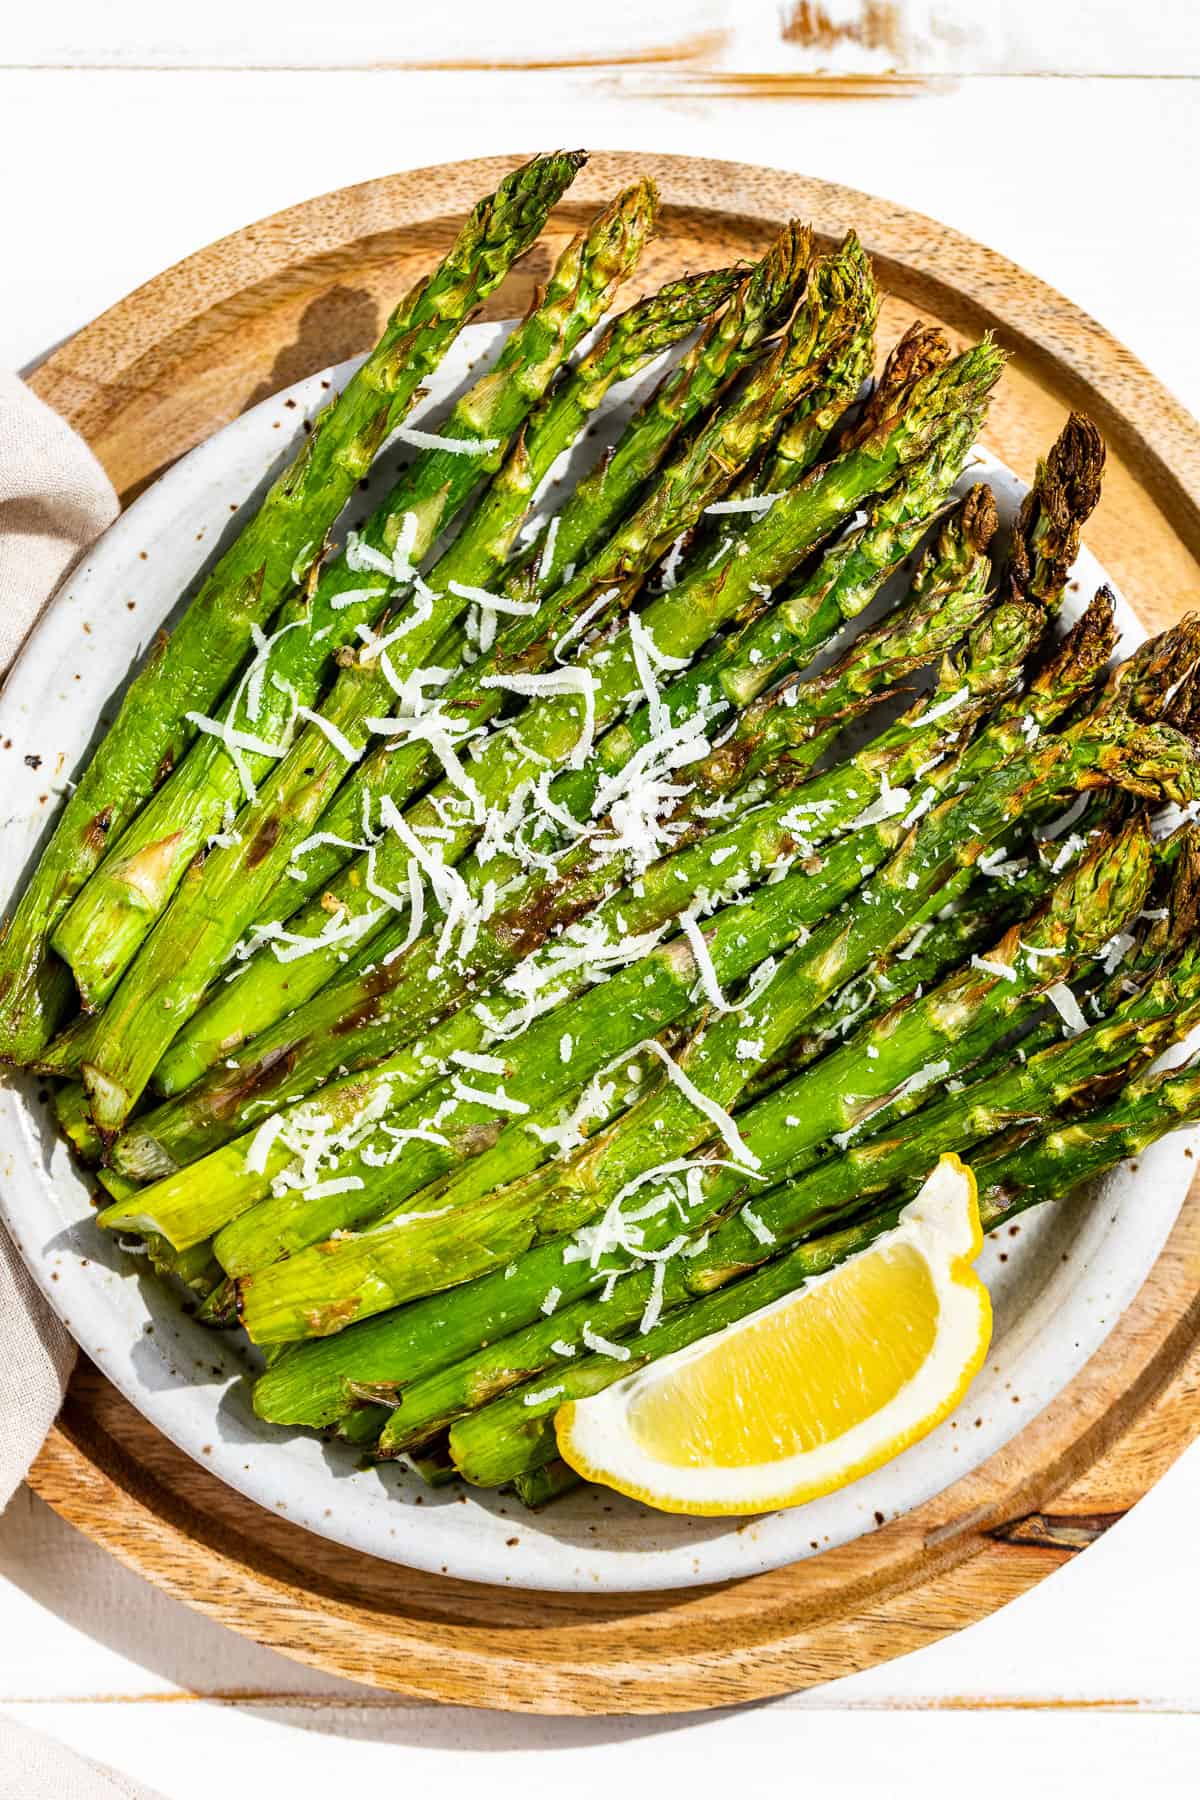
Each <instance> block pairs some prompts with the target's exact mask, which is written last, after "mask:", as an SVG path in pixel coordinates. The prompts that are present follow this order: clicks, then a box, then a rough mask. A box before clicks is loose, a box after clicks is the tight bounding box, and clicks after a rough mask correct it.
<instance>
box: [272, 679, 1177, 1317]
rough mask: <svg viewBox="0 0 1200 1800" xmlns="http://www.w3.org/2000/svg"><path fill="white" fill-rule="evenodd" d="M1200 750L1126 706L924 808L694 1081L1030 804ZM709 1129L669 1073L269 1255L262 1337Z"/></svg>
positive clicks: (802, 1010)
mask: <svg viewBox="0 0 1200 1800" xmlns="http://www.w3.org/2000/svg"><path fill="white" fill-rule="evenodd" d="M1191 758H1192V749H1191V745H1190V743H1189V741H1188V740H1187V739H1185V738H1182V737H1181V736H1180V735H1179V734H1177V733H1175V732H1173V731H1171V730H1170V729H1169V728H1166V727H1162V726H1149V725H1141V724H1138V723H1135V722H1133V721H1132V720H1131V719H1130V718H1129V717H1128V716H1127V715H1125V714H1124V713H1122V712H1121V711H1120V710H1119V709H1113V711H1112V712H1111V714H1110V715H1108V716H1106V717H1104V718H1103V719H1102V720H1099V721H1088V720H1085V721H1083V722H1082V723H1081V724H1080V725H1079V726H1077V727H1075V728H1074V729H1073V730H1072V731H1070V732H1068V733H1064V734H1063V735H1062V736H1061V737H1059V738H1056V739H1054V740H1053V741H1052V742H1050V743H1048V744H1047V745H1045V746H1044V747H1037V748H1035V749H1034V750H1032V751H1031V752H1029V753H1028V754H1027V755H1026V756H1016V757H1013V758H1012V759H1011V760H1010V761H1009V762H1008V763H1005V764H1003V765H1001V767H1000V768H998V769H996V770H994V771H993V772H992V773H991V774H990V775H989V776H987V777H985V778H984V779H983V780H981V781H980V782H978V783H977V784H976V785H975V787H974V788H973V789H971V790H970V791H969V793H968V794H967V795H965V796H963V797H962V798H961V799H960V798H957V797H956V798H954V799H951V800H950V801H947V802H944V803H943V804H942V805H941V806H940V807H938V808H936V809H935V810H934V811H933V812H931V813H929V814H928V815H927V817H926V818H924V819H923V820H921V822H920V824H919V826H918V828H917V829H916V830H915V831H913V832H912V833H911V834H910V836H909V837H908V839H907V841H906V842H905V843H904V844H903V845H902V847H901V849H900V850H899V851H898V852H897V853H896V854H895V855H894V856H893V857H892V858H891V860H890V861H889V862H888V863H887V864H886V865H885V866H884V868H883V869H882V870H881V871H880V872H879V874H877V875H876V876H874V877H873V878H872V880H871V882H870V883H869V884H868V885H867V886H866V887H864V888H863V890H862V893H861V896H860V903H859V904H857V905H856V906H855V907H854V908H853V909H852V910H851V911H849V912H848V913H847V914H845V915H840V916H834V917H832V918H830V919H828V920H827V922H826V923H825V924H824V925H822V926H820V927H818V929H817V930H816V931H814V932H813V933H812V935H811V937H810V938H809V939H808V940H807V942H805V943H802V944H800V945H798V946H797V947H796V948H794V949H793V950H792V951H790V952H789V953H788V956H787V958H786V959H785V962H784V964H783V966H782V968H781V971H780V975H779V979H778V980H777V981H776V982H775V983H773V984H772V986H771V987H769V988H768V989H767V992H766V994H765V995H764V996H763V999H762V1000H761V1001H759V1002H757V1003H756V1005H755V1008H754V1030H755V1033H756V1035H755V1037H754V1038H753V1039H748V1038H743V1037H742V1029H743V1021H742V1019H741V1018H739V1016H738V1014H737V1013H736V1012H735V1013H732V1014H727V1015H725V1016H724V1017H722V1018H720V1019H718V1021H717V1022H716V1024H714V1025H713V1026H712V1027H711V1028H710V1029H709V1030H708V1031H707V1032H706V1033H704V1034H702V1035H701V1036H699V1037H698V1038H697V1039H695V1040H693V1043H692V1044H691V1045H690V1046H689V1048H688V1051H687V1052H686V1053H685V1057H684V1062H683V1068H684V1070H685V1073H686V1076H687V1078H688V1081H689V1082H690V1083H691V1084H692V1086H693V1088H694V1089H695V1090H697V1091H699V1092H701V1093H703V1094H704V1095H706V1096H707V1097H708V1101H709V1102H710V1106H711V1105H715V1106H717V1107H719V1108H726V1109H727V1108H728V1107H729V1105H730V1104H731V1103H732V1102H735V1101H736V1099H737V1097H738V1094H739V1092H740V1090H741V1088H742V1087H743V1086H744V1084H745V1082H746V1081H747V1079H748V1078H749V1076H750V1075H751V1074H752V1073H753V1071H754V1068H755V1067H756V1066H759V1065H761V1064H763V1063H765V1062H767V1061H769V1060H770V1058H771V1057H772V1055H773V1054H774V1053H775V1050H776V1048H777V1047H778V1045H780V1044H781V1043H783V1042H786V1041H787V1040H788V1038H789V1037H791V1036H792V1035H794V1033H795V1031H796V1030H797V1029H798V1028H799V1026H800V1025H801V1024H803V1023H804V1021H805V1020H806V1018H807V1017H809V1016H811V1014H812V1013H813V1012H814V1011H815V1010H816V1008H817V1006H818V1005H820V1003H821V1002H822V1001H823V1000H825V999H826V998H827V997H828V996H829V994H831V993H832V992H833V991H834V990H835V989H836V988H837V987H839V986H841V985H842V984H843V983H844V982H845V981H846V980H847V979H849V977H850V976H851V975H853V974H854V973H856V972H857V971H858V970H859V969H861V968H862V967H864V966H865V964H866V963H867V962H868V961H869V960H870V958H871V957H872V956H873V955H875V954H877V953H878V951H879V950H880V949H881V948H884V947H885V946H886V945H887V944H889V943H890V942H891V941H892V940H893V939H894V938H895V937H896V936H897V935H898V934H899V932H900V931H901V930H902V928H903V926H904V923H905V920H906V918H907V917H911V916H912V914H913V913H914V912H915V911H916V910H918V909H919V908H920V906H921V905H923V904H924V903H925V902H926V901H927V900H928V899H929V898H930V897H931V896H932V895H934V894H936V893H938V892H939V891H940V889H941V888H942V887H943V886H944V883H945V879H946V877H947V876H948V875H950V874H952V873H953V872H954V871H955V870H956V869H957V868H959V867H962V866H970V865H972V864H974V863H975V862H977V861H978V858H979V856H980V855H981V854H983V852H984V851H985V850H986V848H987V847H988V845H989V844H990V843H992V842H995V841H996V840H997V839H998V838H1000V837H1002V836H1003V834H1004V833H1005V832H1006V831H1007V830H1008V829H1010V828H1011V822H1012V819H1013V817H1014V816H1017V815H1019V814H1020V812H1021V811H1023V810H1025V809H1027V808H1028V807H1029V806H1031V805H1037V804H1045V803H1047V802H1051V801H1054V800H1055V799H1056V798H1057V797H1059V796H1062V797H1065V796H1066V795H1068V794H1070V793H1072V792H1074V791H1076V790H1077V789H1078V788H1080V787H1085V788H1087V787H1092V786H1102V785H1106V784H1108V783H1112V782H1117V783H1119V784H1120V785H1123V786H1126V787H1130V788H1131V789H1133V790H1134V791H1138V792H1143V793H1153V792H1155V791H1157V792H1159V793H1166V792H1168V790H1169V791H1170V792H1172V793H1173V794H1174V795H1181V794H1184V793H1186V792H1187V791H1189V790H1191V789H1192V788H1193V787H1194V786H1195V776H1194V772H1193V771H1192V767H1191ZM910 878H911V879H910ZM763 891H764V892H772V891H778V890H771V889H767V890H763ZM739 1047H743V1053H742V1055H741V1056H740V1057H739V1056H738V1054H737V1051H738V1048H739ZM701 1121H702V1122H701ZM710 1131H711V1117H710V1116H706V1114H705V1113H703V1112H701V1111H700V1110H699V1109H698V1108H697V1107H696V1106H695V1105H694V1102H693V1101H692V1100H691V1099H689V1097H688V1095H687V1091H686V1089H681V1088H680V1087H679V1086H672V1088H671V1090H670V1092H668V1093H665V1094H663V1095H661V1096H658V1097H656V1098H648V1100H647V1101H646V1102H644V1103H642V1104H641V1105H640V1106H639V1107H635V1108H634V1109H633V1110H632V1111H631V1114H630V1115H629V1117H628V1118H626V1119H625V1120H623V1121H622V1129H621V1130H620V1132H619V1133H616V1134H613V1133H601V1134H600V1136H599V1137H598V1138H597V1139H596V1140H595V1141H594V1143H593V1144H591V1145H589V1147H588V1148H587V1150H586V1152H584V1153H583V1154H582V1155H581V1156H579V1157H578V1158H576V1159H575V1161H574V1162H573V1163H572V1164H570V1165H569V1167H567V1168H566V1169H564V1170H562V1171H561V1172H559V1171H557V1170H556V1171H553V1172H552V1174H551V1178H550V1181H549V1182H548V1183H547V1182H546V1181H545V1180H544V1179H543V1178H540V1177H538V1176H536V1175H535V1176H534V1177H532V1178H526V1179H525V1181H524V1182H523V1183H519V1184H514V1185H513V1186H512V1187H510V1188H509V1189H508V1190H507V1191H502V1192H501V1193H499V1194H492V1195H490V1196H487V1197H485V1198H483V1199H481V1200H476V1201H473V1202H472V1203H471V1204H470V1205H469V1206H454V1207H453V1208H452V1209H451V1214H450V1216H449V1217H441V1218H435V1219H432V1220H423V1221H420V1222H419V1223H409V1224H407V1226H406V1227H405V1228H399V1227H397V1226H396V1225H394V1224H390V1223H389V1222H388V1221H386V1220H385V1221H383V1222H382V1223H381V1224H379V1225H377V1226H375V1227H374V1228H372V1229H371V1230H369V1231H366V1232H363V1233H361V1234H360V1235H359V1236H358V1237H356V1238H354V1239H350V1240H346V1241H342V1242H338V1243H337V1244H332V1245H331V1244H326V1245H324V1246H321V1247H319V1248H316V1249H313V1250H309V1251H305V1252H302V1253H301V1254H300V1255H298V1256H295V1257H292V1258H290V1259H289V1261H288V1262H287V1263H285V1264H281V1265H279V1266H277V1267H275V1268H272V1269H267V1270H263V1271H262V1272H260V1273H259V1274H257V1275H255V1276H253V1277H252V1278H249V1279H247V1280H245V1281H244V1282H243V1283H242V1284H241V1289H240V1301H241V1307H242V1317H243V1321H244V1323H245V1324H246V1325H247V1329H248V1330H250V1332H251V1335H252V1336H254V1337H255V1338H256V1339H259V1340H260V1341H262V1342H279V1341H285V1340H290V1339H293V1338H297V1337H300V1336H315V1335H320V1334H321V1333H322V1332H323V1331H326V1330H338V1329H341V1328H342V1326H344V1325H345V1324H347V1323H349V1322H351V1320H353V1319H354V1318H357V1317H364V1316H366V1315H367V1314H368V1313H370V1312H374V1311H379V1310H382V1309H383V1308H384V1307H385V1306H387V1305H389V1304H392V1305H394V1304H399V1303H400V1302H401V1301H403V1300H405V1299H410V1298H414V1297H416V1296H418V1295H420V1294H421V1293H423V1292H424V1293H428V1292H430V1291H432V1289H433V1288H434V1287H442V1286H447V1285H449V1284H450V1282H452V1281H458V1280H467V1279H469V1278H470V1277H471V1276H472V1275H475V1274H478V1273H480V1272H481V1271H482V1270H484V1269H486V1268H488V1267H489V1266H491V1265H492V1263H493V1262H494V1261H495V1260H496V1259H497V1258H502V1259H509V1260H511V1258H512V1257H513V1256H514V1255H515V1254H518V1253H519V1252H520V1251H521V1250H523V1249H525V1248H526V1247H527V1246H528V1245H529V1244H530V1243H531V1242H533V1241H536V1239H537V1238H538V1237H540V1236H544V1235H546V1234H548V1233H553V1232H554V1231H556V1230H565V1229H575V1228H578V1227H579V1226H581V1225H583V1224H585V1223H586V1222H587V1221H588V1220H589V1219H590V1218H592V1217H594V1216H595V1215H596V1213H597V1212H598V1211H599V1210H601V1209H602V1208H603V1207H604V1206H605V1205H607V1204H608V1202H609V1201H610V1200H611V1199H612V1196H613V1195H614V1194H615V1193H617V1192H619V1191H620V1190H621V1189H622V1188H623V1187H624V1186H625V1184H626V1183H628V1182H629V1181H631V1180H635V1179H636V1178H637V1176H638V1175H639V1174H640V1173H641V1172H642V1171H643V1170H644V1169H646V1168H647V1167H650V1166H653V1165H656V1164H658V1163H659V1162H661V1161H663V1160H666V1159H669V1158H671V1157H680V1156H685V1155H686V1154H687V1153H688V1152H689V1151H690V1150H691V1149H693V1148H694V1147H696V1145H698V1144H700V1143H702V1142H703V1141H704V1139H705V1138H706V1137H707V1136H708V1135H709V1133H710ZM401 1237H402V1238H403V1249H401V1247H400V1239H401ZM301 1296H302V1297H303V1316H302V1317H300V1316H298V1313H299V1312H300V1298H301Z"/></svg>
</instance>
